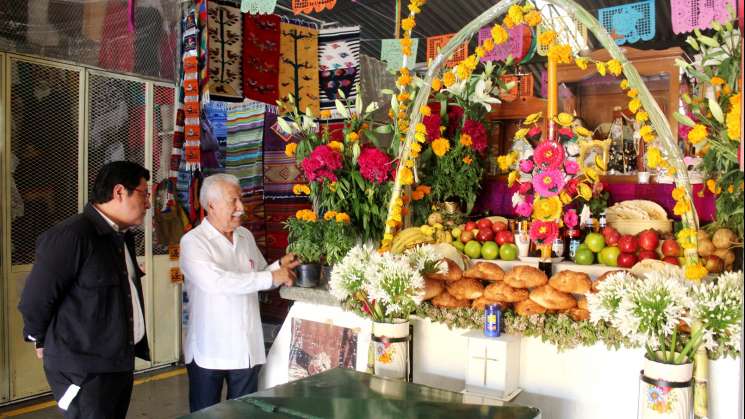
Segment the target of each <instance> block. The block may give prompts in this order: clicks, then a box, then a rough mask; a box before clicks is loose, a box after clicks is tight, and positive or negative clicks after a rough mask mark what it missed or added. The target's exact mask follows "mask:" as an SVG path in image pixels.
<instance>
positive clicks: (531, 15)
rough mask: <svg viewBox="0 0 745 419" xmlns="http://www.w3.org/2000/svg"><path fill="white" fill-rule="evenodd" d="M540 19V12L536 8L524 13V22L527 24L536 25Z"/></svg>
mask: <svg viewBox="0 0 745 419" xmlns="http://www.w3.org/2000/svg"><path fill="white" fill-rule="evenodd" d="M542 20H543V18H542V17H541V13H540V12H539V11H537V10H531V11H530V12H528V13H527V14H526V15H525V23H527V24H528V26H538V25H539V24H540V23H541V21H542Z"/></svg>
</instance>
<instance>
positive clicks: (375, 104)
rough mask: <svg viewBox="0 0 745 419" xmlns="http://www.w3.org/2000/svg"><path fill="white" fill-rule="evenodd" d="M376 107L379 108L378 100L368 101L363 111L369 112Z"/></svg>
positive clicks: (373, 110)
mask: <svg viewBox="0 0 745 419" xmlns="http://www.w3.org/2000/svg"><path fill="white" fill-rule="evenodd" d="M378 109H380V106H379V105H378V102H370V103H368V104H367V107H366V108H365V113H366V114H369V113H372V112H375V111H377V110H378Z"/></svg>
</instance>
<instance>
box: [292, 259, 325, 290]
mask: <svg viewBox="0 0 745 419" xmlns="http://www.w3.org/2000/svg"><path fill="white" fill-rule="evenodd" d="M295 274H296V275H297V279H296V280H295V286H298V287H303V288H313V287H317V286H318V283H319V281H320V279H321V265H319V264H317V263H306V264H303V265H300V266H298V267H297V268H295Z"/></svg>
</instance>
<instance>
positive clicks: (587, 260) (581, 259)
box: [574, 249, 595, 265]
mask: <svg viewBox="0 0 745 419" xmlns="http://www.w3.org/2000/svg"><path fill="white" fill-rule="evenodd" d="M594 261H595V254H594V253H592V251H590V249H577V253H576V254H575V255H574V263H576V264H577V265H592V263H593V262H594Z"/></svg>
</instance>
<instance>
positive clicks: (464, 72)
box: [455, 63, 471, 80]
mask: <svg viewBox="0 0 745 419" xmlns="http://www.w3.org/2000/svg"><path fill="white" fill-rule="evenodd" d="M455 73H456V75H457V76H458V79H460V80H467V79H468V78H470V77H471V70H469V69H468V67H466V65H465V64H464V63H460V64H458V65H457V66H455Z"/></svg>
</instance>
